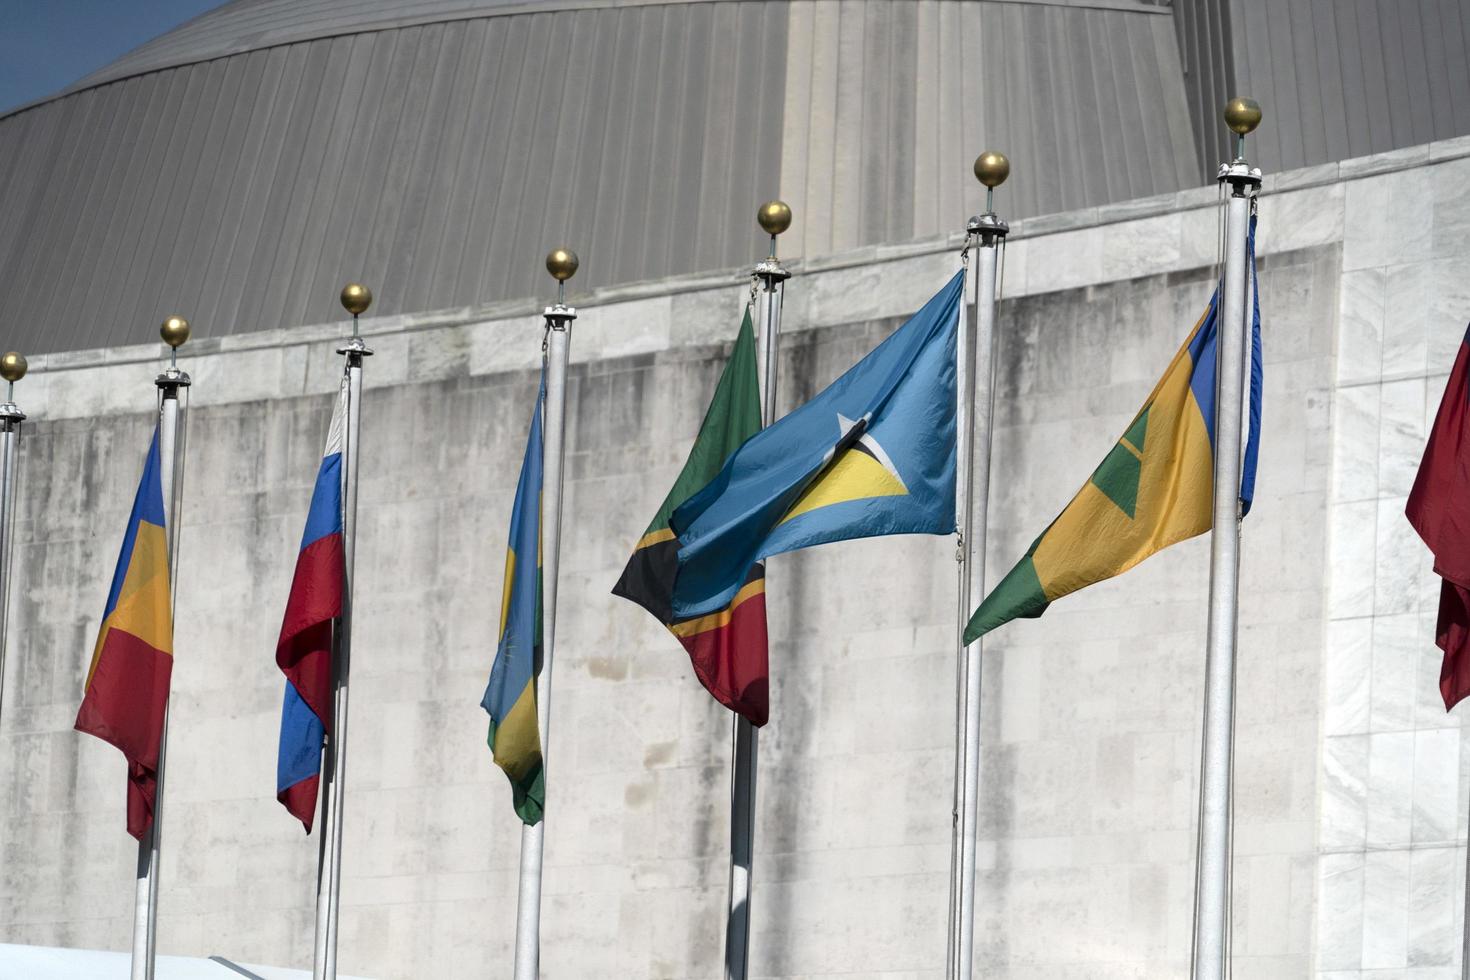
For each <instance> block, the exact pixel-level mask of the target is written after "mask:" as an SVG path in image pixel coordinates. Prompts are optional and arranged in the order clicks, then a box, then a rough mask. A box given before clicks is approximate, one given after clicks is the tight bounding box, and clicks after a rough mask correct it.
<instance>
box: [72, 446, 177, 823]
mask: <svg viewBox="0 0 1470 980" xmlns="http://www.w3.org/2000/svg"><path fill="white" fill-rule="evenodd" d="M161 474H162V464H161V462H160V460H159V450H158V429H157V428H155V429H154V430H153V442H152V444H151V445H150V446H149V448H148V460H147V462H146V463H144V464H143V479H142V482H140V483H139V484H138V494H137V496H136V497H134V498H133V512H132V514H131V515H130V516H129V517H128V529H127V531H126V532H124V534H123V543H122V553H121V554H120V555H118V558H117V570H116V571H115V572H114V573H113V576H112V588H111V590H109V591H108V593H107V607H106V610H105V611H104V612H103V614H102V628H101V629H100V630H99V631H98V633H97V645H96V647H95V648H94V649H93V651H92V665H91V667H90V668H89V669H88V670H87V685H86V693H85V694H84V695H83V697H82V707H81V710H79V711H78V712H77V721H76V729H77V731H79V732H86V733H87V734H88V735H95V736H97V737H98V738H100V739H102V740H103V741H104V742H110V743H112V744H113V745H115V746H117V747H118V748H119V749H121V750H122V754H123V755H124V756H125V757H126V758H127V760H128V833H130V834H132V835H133V836H134V837H136V838H138V839H139V840H142V839H143V835H144V834H145V833H147V832H148V828H149V827H151V826H153V812H154V805H155V803H156V801H157V794H158V753H159V747H160V744H161V742H162V741H163V716H164V712H165V711H166V710H167V707H168V689H169V679H170V678H171V677H172V675H173V664H174V657H173V652H174V618H173V608H172V606H171V603H170V601H169V585H168V560H169V555H168V533H167V531H166V530H165V528H166V526H167V523H166V521H167V519H166V517H165V510H164V502H163V480H162V476H161Z"/></svg>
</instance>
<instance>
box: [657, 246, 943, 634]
mask: <svg viewBox="0 0 1470 980" xmlns="http://www.w3.org/2000/svg"><path fill="white" fill-rule="evenodd" d="M963 293H964V274H963V273H956V274H955V275H954V277H953V278H952V279H950V281H949V284H948V285H946V286H945V287H944V288H943V289H942V290H940V291H939V292H938V293H937V294H935V296H934V297H933V298H932V299H930V300H929V302H927V303H925V304H924V308H923V309H921V310H920V311H919V312H918V313H916V314H915V315H914V316H913V318H912V319H910V320H909V321H908V322H907V323H905V324H904V325H903V326H902V327H900V328H899V329H898V330H897V331H895V332H894V334H893V335H892V336H890V337H889V338H888V339H887V340H885V341H883V343H881V344H879V345H878V346H877V347H876V348H874V349H873V351H872V352H871V353H869V354H868V355H867V356H866V357H864V358H863V359H862V360H861V361H859V362H858V363H857V364H855V365H853V366H852V367H851V368H849V369H848V371H847V373H846V374H844V375H843V376H842V377H840V378H838V379H837V380H836V381H834V382H833V383H832V384H831V385H830V386H829V387H828V388H826V389H825V390H824V391H822V392H821V393H820V394H818V395H817V396H816V397H814V398H813V399H812V400H811V401H809V402H807V403H806V404H805V405H803V406H802V407H800V408H798V409H796V410H795V411H793V412H792V413H791V414H790V415H787V416H786V417H785V418H783V419H781V420H780V421H778V422H776V423H774V424H773V425H771V426H769V427H767V428H765V429H763V430H762V431H761V432H759V433H758V434H756V435H755V436H753V437H752V438H751V439H749V440H748V441H746V443H745V444H744V445H742V446H741V447H740V448H739V449H737V450H736V451H735V452H734V453H732V454H731V455H730V458H729V459H727V460H726V461H725V465H724V466H723V467H722V468H721V470H720V472H719V474H718V475H717V476H716V477H715V478H714V480H712V481H711V482H710V483H709V484H708V485H707V486H705V487H704V488H703V489H702V490H700V491H699V492H698V493H696V494H695V495H694V496H692V497H690V498H689V499H688V500H686V501H685V502H684V503H682V504H680V505H679V506H678V507H677V508H675V510H674V513H673V519H672V521H671V522H670V523H671V526H672V528H673V530H674V532H675V533H676V534H677V535H678V539H679V554H678V562H679V568H678V572H677V575H676V577H675V582H674V601H673V612H674V615H675V616H676V617H679V618H690V617H694V616H704V615H708V614H710V613H713V612H715V611H717V610H719V609H723V608H724V607H725V606H727V605H729V603H730V601H731V600H732V599H734V598H735V596H736V594H737V593H738V592H739V591H740V589H741V588H742V587H743V586H744V585H745V582H746V579H747V575H748V573H749V571H750V567H751V565H753V564H754V563H755V562H757V561H759V560H760V559H762V558H766V557H769V556H771V555H777V554H781V553H782V552H786V551H793V550H795V549H797V548H805V547H809V546H811V545H815V544H823V543H825V542H828V541H843V540H846V539H849V538H863V537H872V536H875V535H881V534H949V533H951V532H952V531H954V529H955V520H954V490H955V487H954V481H955V335H956V327H957V325H958V323H959V315H960V303H961V302H962V299H963Z"/></svg>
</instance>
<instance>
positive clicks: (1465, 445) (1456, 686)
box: [1404, 331, 1470, 711]
mask: <svg viewBox="0 0 1470 980" xmlns="http://www.w3.org/2000/svg"><path fill="white" fill-rule="evenodd" d="M1404 512H1405V514H1406V515H1407V516H1408V518H1409V523H1410V524H1412V525H1413V526H1414V530H1415V531H1418V532H1419V537H1421V538H1423V539H1424V543H1425V544H1427V545H1428V546H1429V550H1430V551H1431V552H1433V553H1434V574H1436V575H1438V576H1439V577H1440V578H1441V579H1442V580H1443V581H1442V582H1440V587H1439V619H1438V622H1437V623H1436V624H1435V630H1434V641H1435V644H1436V645H1437V646H1438V647H1439V648H1440V649H1441V650H1443V651H1444V661H1443V662H1442V663H1441V665H1440V669H1439V693H1440V694H1441V695H1442V696H1443V697H1444V707H1445V710H1446V711H1448V710H1450V709H1451V708H1453V707H1454V706H1455V705H1456V704H1458V703H1459V702H1460V701H1461V700H1463V699H1464V698H1465V696H1466V695H1470V331H1467V332H1466V334H1465V339H1464V340H1462V341H1461V342H1460V350H1459V352H1458V353H1457V354H1456V355H1455V366H1454V368H1453V369H1452V370H1451V371H1450V380H1449V383H1448V384H1446V385H1445V389H1444V397H1443V398H1442V399H1441V400H1440V403H1439V414H1437V415H1436V416H1435V417H1434V428H1433V429H1432V430H1430V433H1429V442H1428V444H1427V445H1425V447H1424V458H1423V460H1422V461H1420V463H1419V473H1418V475H1417V476H1416V477H1415V478H1414V489H1413V490H1412V491H1411V492H1410V493H1409V502H1408V506H1407V507H1405V508H1404Z"/></svg>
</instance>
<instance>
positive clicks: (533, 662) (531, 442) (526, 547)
mask: <svg viewBox="0 0 1470 980" xmlns="http://www.w3.org/2000/svg"><path fill="white" fill-rule="evenodd" d="M545 410H546V377H545V375H544V374H543V375H542V378H541V390H540V392H538V393H537V395H536V410H535V412H534V413H533V414H532V416H531V434H530V437H529V438H528V439H527V440H526V458H525V461H524V462H523V463H521V478H520V481H519V482H518V483H517V484H516V498H515V504H514V506H513V507H512V508H511V512H510V547H509V548H508V549H507V551H506V555H505V585H504V587H503V594H502V598H501V604H500V646H499V648H498V649H497V650H496V651H495V665H494V666H493V667H492V668H491V670H490V683H489V684H488V685H487V686H486V688H485V696H484V697H483V698H481V699H480V707H482V708H484V709H485V711H486V712H488V713H489V715H490V735H489V738H488V741H489V744H490V750H491V752H493V753H494V755H495V764H496V765H498V766H499V767H500V768H501V769H504V770H505V774H506V776H508V777H509V778H510V787H511V794H512V797H513V801H514V805H515V811H516V815H517V816H519V817H520V818H521V820H522V821H523V822H525V823H527V824H537V823H540V822H541V814H542V812H543V810H544V809H545V806H546V782H545V776H544V774H543V771H542V768H541V732H540V729H539V728H538V727H537V719H536V677H537V675H538V674H540V673H541V467H542V451H543V445H542V438H541V431H542V430H541V424H542V415H543V414H544V413H545Z"/></svg>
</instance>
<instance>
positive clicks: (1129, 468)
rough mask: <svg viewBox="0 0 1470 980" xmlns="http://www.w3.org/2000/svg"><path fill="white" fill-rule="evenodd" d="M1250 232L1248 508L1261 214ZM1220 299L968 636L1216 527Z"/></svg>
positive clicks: (1243, 494) (1257, 401)
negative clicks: (1257, 242) (1257, 237)
mask: <svg viewBox="0 0 1470 980" xmlns="http://www.w3.org/2000/svg"><path fill="white" fill-rule="evenodd" d="M1249 241H1250V262H1251V284H1252V290H1251V292H1252V295H1253V296H1254V297H1255V300H1254V303H1253V306H1252V311H1251V370H1250V402H1249V415H1250V428H1249V435H1248V437H1247V439H1246V449H1245V456H1244V459H1243V460H1242V463H1243V465H1242V468H1241V481H1240V501H1241V512H1242V514H1244V513H1247V512H1249V510H1250V506H1251V501H1252V499H1253V498H1254V496H1255V482H1256V456H1257V451H1258V447H1259V444H1260V436H1261V383H1262V370H1261V306H1260V299H1259V296H1258V295H1256V294H1257V290H1256V289H1255V288H1254V286H1255V282H1256V276H1255V221H1254V219H1252V222H1251V234H1250V239H1249ZM1219 308H1220V291H1219V289H1216V290H1215V294H1214V295H1213V296H1212V297H1210V303H1209V306H1208V307H1206V308H1205V312H1204V315H1203V316H1201V317H1200V319H1199V322H1198V323H1197V324H1195V327H1194V330H1193V331H1192V332H1191V333H1190V335H1189V339H1187V340H1186V341H1185V342H1184V346H1183V347H1181V348H1180V349H1179V352H1178V353H1177V354H1175V355H1174V360H1173V361H1171V362H1170V364H1169V367H1168V369H1167V370H1165V371H1164V376H1163V377H1162V378H1161V379H1160V380H1159V383H1158V385H1156V386H1155V387H1154V390H1153V393H1152V394H1150V395H1149V396H1148V399H1147V400H1146V401H1145V402H1144V403H1143V408H1141V409H1139V411H1138V414H1137V415H1135V416H1134V417H1133V421H1131V422H1130V423H1128V427H1127V429H1126V430H1125V431H1124V432H1123V436H1122V438H1121V439H1119V440H1118V442H1117V444H1115V445H1114V446H1113V448H1112V450H1111V451H1110V452H1109V453H1108V454H1107V456H1106V457H1104V459H1103V461H1102V464H1101V465H1100V466H1098V468H1097V469H1096V470H1094V471H1093V474H1092V476H1091V477H1090V478H1089V479H1088V481H1087V482H1086V483H1085V484H1083V486H1082V489H1081V490H1079V491H1078V492H1077V495H1076V496H1075V497H1073V498H1072V502H1071V503H1069V504H1068V505H1067V506H1066V508H1065V509H1064V510H1063V511H1062V513H1061V515H1060V516H1058V517H1057V519H1056V520H1054V521H1052V523H1051V525H1050V526H1049V527H1047V529H1046V530H1045V531H1043V532H1041V536H1040V537H1038V538H1037V539H1036V540H1035V542H1033V543H1032V545H1031V547H1030V549H1029V550H1028V551H1027V552H1026V554H1025V555H1023V556H1022V557H1021V560H1020V561H1019V562H1017V563H1016V567H1015V568H1012V569H1011V570H1010V572H1009V573H1008V574H1007V575H1006V577H1005V578H1004V579H1002V580H1001V582H1000V584H999V585H997V586H996V587H995V589H994V590H992V591H991V593H990V594H989V595H987V596H986V597H985V601H984V602H982V603H981V604H980V608H979V609H977V610H976V611H975V614H974V616H972V617H971V618H970V622H969V624H968V625H967V626H966V627H965V642H966V643H971V642H974V641H975V640H976V639H978V638H979V637H981V636H983V635H985V634H986V633H988V632H990V631H991V630H993V629H995V628H996V627H998V626H1002V625H1004V624H1005V623H1008V622H1010V621H1011V620H1013V619H1018V618H1023V617H1025V618H1035V617H1037V616H1040V615H1041V614H1042V613H1044V612H1045V611H1046V608H1047V606H1048V605H1050V604H1051V603H1052V602H1053V601H1054V600H1056V599H1059V598H1061V597H1062V596H1064V595H1069V594H1070V593H1073V592H1076V591H1077V590H1078V589H1082V588H1085V587H1087V586H1089V585H1093V584H1094V583H1097V582H1101V581H1102V580H1103V579H1107V578H1112V577H1113V576H1114V575H1121V574H1122V573H1123V572H1126V571H1127V570H1128V569H1130V568H1132V567H1133V566H1134V565H1137V564H1138V563H1139V562H1141V561H1143V560H1144V559H1145V558H1147V557H1149V556H1150V555H1152V554H1155V553H1156V552H1159V551H1162V550H1163V549H1164V548H1167V547H1168V546H1169V545H1171V544H1176V543H1178V542H1180V541H1183V540H1185V539H1187V538H1192V537H1194V536H1195V535H1197V534H1203V533H1204V532H1206V531H1208V530H1209V529H1210V526H1211V524H1212V522H1213V515H1212V513H1211V511H1212V505H1213V502H1214V496H1215V494H1214V473H1215V380H1216V379H1215V374H1216V372H1215V360H1216V347H1217V338H1218V326H1219V323H1218V320H1219Z"/></svg>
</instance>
